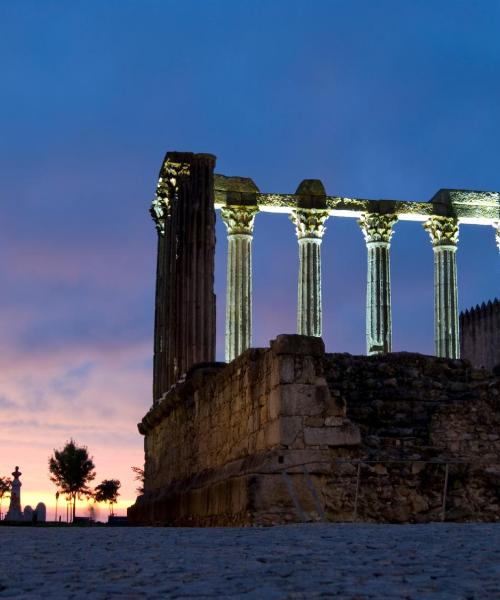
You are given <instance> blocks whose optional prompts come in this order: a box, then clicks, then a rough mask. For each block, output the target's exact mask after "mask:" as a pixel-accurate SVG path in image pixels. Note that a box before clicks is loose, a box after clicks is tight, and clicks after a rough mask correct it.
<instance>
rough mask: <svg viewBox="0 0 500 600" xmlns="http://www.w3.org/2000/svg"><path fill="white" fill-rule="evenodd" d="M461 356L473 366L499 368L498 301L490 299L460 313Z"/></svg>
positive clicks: (499, 323) (499, 322) (499, 302)
mask: <svg viewBox="0 0 500 600" xmlns="http://www.w3.org/2000/svg"><path fill="white" fill-rule="evenodd" d="M460 332H461V336H460V343H461V356H462V357H463V358H467V359H468V360H470V361H471V363H472V364H473V365H474V366H475V367H478V368H480V367H484V368H485V369H489V370H492V369H493V368H494V367H496V366H497V365H498V366H499V369H500V301H498V300H497V299H495V300H493V302H492V301H491V300H490V301H488V302H487V303H484V302H483V304H481V306H476V307H475V308H471V309H469V310H466V311H465V312H463V313H461V315H460Z"/></svg>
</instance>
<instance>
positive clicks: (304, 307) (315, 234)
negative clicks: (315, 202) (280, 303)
mask: <svg viewBox="0 0 500 600" xmlns="http://www.w3.org/2000/svg"><path fill="white" fill-rule="evenodd" d="M290 218H291V220H292V222H293V223H294V225H295V232H296V234H297V239H298V243H299V281H298V300H297V333H299V334H300V335H314V336H317V337H320V336H321V333H322V301H321V300H322V299H321V240H322V238H323V235H324V233H325V229H326V228H325V221H326V220H327V219H328V211H327V210H321V209H315V208H300V209H297V210H294V211H292V213H291V214H290Z"/></svg>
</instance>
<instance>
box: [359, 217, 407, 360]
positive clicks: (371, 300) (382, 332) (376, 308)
mask: <svg viewBox="0 0 500 600" xmlns="http://www.w3.org/2000/svg"><path fill="white" fill-rule="evenodd" d="M397 220H398V218H397V216H396V215H380V214H374V213H365V214H363V215H361V218H360V219H359V221H358V223H359V226H360V227H361V230H362V232H363V235H364V237H365V241H366V248H367V251H368V269H367V283H366V352H367V354H379V353H382V352H391V350H392V317H391V272H390V255H389V251H390V246H391V238H392V235H393V233H394V231H393V229H392V227H393V225H394V223H396V221H397Z"/></svg>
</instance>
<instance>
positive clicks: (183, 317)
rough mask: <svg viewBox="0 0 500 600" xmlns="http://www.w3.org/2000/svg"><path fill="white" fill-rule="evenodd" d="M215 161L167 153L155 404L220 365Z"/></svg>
mask: <svg viewBox="0 0 500 600" xmlns="http://www.w3.org/2000/svg"><path fill="white" fill-rule="evenodd" d="M214 166H215V156H213V155H211V154H193V153H191V152H168V153H167V156H166V157H165V160H164V162H163V165H162V168H161V171H160V177H159V180H158V186H157V190H156V197H155V199H154V200H153V204H152V207H151V214H152V216H153V219H154V221H155V224H156V229H157V232H158V252H157V279H156V307H155V341H154V352H155V356H154V371H153V401H154V402H156V401H158V400H159V399H160V397H161V396H162V394H164V393H165V392H166V391H168V389H169V388H170V387H171V386H172V385H173V384H175V383H176V382H177V381H178V379H179V378H180V377H181V376H182V374H183V373H186V372H187V371H188V370H189V369H190V368H191V367H192V366H193V365H194V364H196V363H201V362H212V361H213V360H214V359H215V294H214V291H213V281H214V258H215V210H214V177H213V170H214Z"/></svg>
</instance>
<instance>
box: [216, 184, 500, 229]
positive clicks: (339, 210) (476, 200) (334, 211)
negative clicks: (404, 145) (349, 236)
mask: <svg viewBox="0 0 500 600" xmlns="http://www.w3.org/2000/svg"><path fill="white" fill-rule="evenodd" d="M242 181H243V182H251V185H252V187H253V191H250V190H249V185H248V184H247V185H246V186H245V187H244V191H242V185H241V182H242ZM214 195H215V207H216V208H221V207H222V206H224V205H225V204H234V203H236V204H238V202H239V201H241V200H240V198H242V197H243V198H245V201H246V202H251V203H253V204H256V205H257V206H258V207H259V210H260V211H262V212H283V213H290V212H292V210H294V209H297V208H300V207H301V206H302V205H303V202H304V195H303V194H298V193H295V194H276V193H268V194H264V193H262V192H260V191H258V189H257V186H256V185H255V183H254V182H253V181H252V180H251V179H247V178H242V177H226V176H225V175H218V174H216V175H215V186H214ZM246 202H243V203H246ZM324 208H325V209H326V210H328V212H329V214H330V215H331V216H341V217H352V218H359V217H360V216H361V215H362V214H363V213H366V212H369V213H371V212H374V213H381V214H389V213H392V214H395V215H397V216H398V218H399V220H401V221H426V220H427V219H428V218H429V217H431V216H442V217H453V218H456V219H458V220H459V221H460V222H461V223H465V224H466V223H469V224H479V225H493V224H494V223H495V222H496V221H498V217H499V214H500V192H480V191H473V190H451V189H442V190H439V192H437V193H436V194H435V195H434V196H433V197H432V198H431V200H429V201H428V202H421V201H405V200H368V199H362V198H348V197H343V196H328V195H325V196H324Z"/></svg>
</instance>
